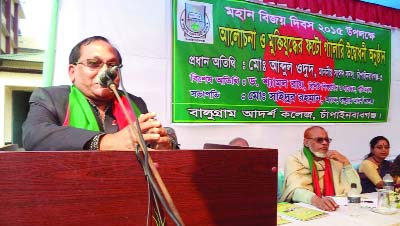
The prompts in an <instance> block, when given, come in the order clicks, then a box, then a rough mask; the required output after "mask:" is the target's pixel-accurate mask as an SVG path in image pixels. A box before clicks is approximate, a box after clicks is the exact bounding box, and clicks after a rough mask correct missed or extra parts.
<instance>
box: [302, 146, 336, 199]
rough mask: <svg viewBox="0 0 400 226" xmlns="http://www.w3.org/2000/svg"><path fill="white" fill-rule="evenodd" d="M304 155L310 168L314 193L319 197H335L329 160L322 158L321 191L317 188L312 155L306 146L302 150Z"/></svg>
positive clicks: (315, 168)
mask: <svg viewBox="0 0 400 226" xmlns="http://www.w3.org/2000/svg"><path fill="white" fill-rule="evenodd" d="M303 152H304V155H305V156H306V158H307V160H308V165H309V167H310V171H311V176H312V183H313V188H314V193H315V194H316V195H318V196H319V197H322V196H334V195H335V186H334V184H333V180H332V168H331V163H330V161H329V159H327V158H324V161H325V173H324V190H323V191H321V188H320V186H319V177H318V172H317V167H316V166H315V162H314V160H313V154H312V152H311V151H310V149H309V148H308V147H306V146H304V148H303Z"/></svg>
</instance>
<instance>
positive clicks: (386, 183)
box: [383, 173, 394, 191]
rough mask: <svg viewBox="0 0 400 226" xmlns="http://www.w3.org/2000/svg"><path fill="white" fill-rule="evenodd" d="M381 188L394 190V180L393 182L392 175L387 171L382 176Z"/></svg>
mask: <svg viewBox="0 0 400 226" xmlns="http://www.w3.org/2000/svg"><path fill="white" fill-rule="evenodd" d="M383 189H386V190H389V191H393V190H394V182H393V177H392V176H391V175H390V174H389V173H387V174H386V175H385V176H384V177H383Z"/></svg>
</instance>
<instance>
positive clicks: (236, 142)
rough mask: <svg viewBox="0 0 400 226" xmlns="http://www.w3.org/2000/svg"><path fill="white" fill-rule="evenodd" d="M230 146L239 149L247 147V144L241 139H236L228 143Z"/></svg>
mask: <svg viewBox="0 0 400 226" xmlns="http://www.w3.org/2000/svg"><path fill="white" fill-rule="evenodd" d="M229 145H231V146H239V147H249V143H248V142H247V140H245V139H244V138H241V137H236V138H234V139H232V140H231V141H230V142H229Z"/></svg>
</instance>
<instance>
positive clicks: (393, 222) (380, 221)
mask: <svg viewBox="0 0 400 226" xmlns="http://www.w3.org/2000/svg"><path fill="white" fill-rule="evenodd" d="M362 200H364V201H365V200H368V201H374V203H362V207H361V208H360V209H359V211H358V214H357V216H351V215H350V213H349V212H350V211H349V210H348V206H347V205H341V206H340V207H339V208H338V209H337V210H336V211H334V212H327V215H326V216H323V217H320V218H317V219H313V220H309V221H298V220H293V219H289V220H290V221H292V222H291V223H289V224H284V226H306V225H308V226H311V225H312V226H400V209H398V210H397V212H396V213H395V214H391V215H383V214H379V213H375V212H373V211H372V209H373V207H374V206H376V200H377V193H369V194H362ZM301 205H303V206H306V207H310V208H314V207H312V206H311V205H307V204H301ZM286 219H288V218H286Z"/></svg>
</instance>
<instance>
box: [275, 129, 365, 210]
mask: <svg viewBox="0 0 400 226" xmlns="http://www.w3.org/2000/svg"><path fill="white" fill-rule="evenodd" d="M330 142H331V139H330V138H329V137H328V133H327V132H326V130H325V129H324V128H322V127H320V126H312V127H310V128H308V129H306V130H305V132H304V142H303V143H304V148H303V150H301V151H299V152H297V153H295V154H292V155H290V156H289V157H288V159H287V161H286V164H285V182H284V185H283V192H282V195H281V197H280V200H279V201H286V202H303V203H308V204H311V205H313V206H316V207H318V208H320V209H322V210H327V211H334V210H336V209H337V208H338V207H339V206H338V205H337V203H336V202H335V201H334V200H333V199H332V198H331V197H329V196H335V195H346V194H347V192H348V191H349V190H350V184H351V183H356V184H357V189H358V191H359V192H361V185H360V178H359V176H358V174H357V171H356V170H355V169H354V168H353V167H352V165H351V164H350V161H349V160H348V159H347V158H346V157H345V156H344V155H342V154H340V153H339V152H337V151H334V150H329V143H330Z"/></svg>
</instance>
